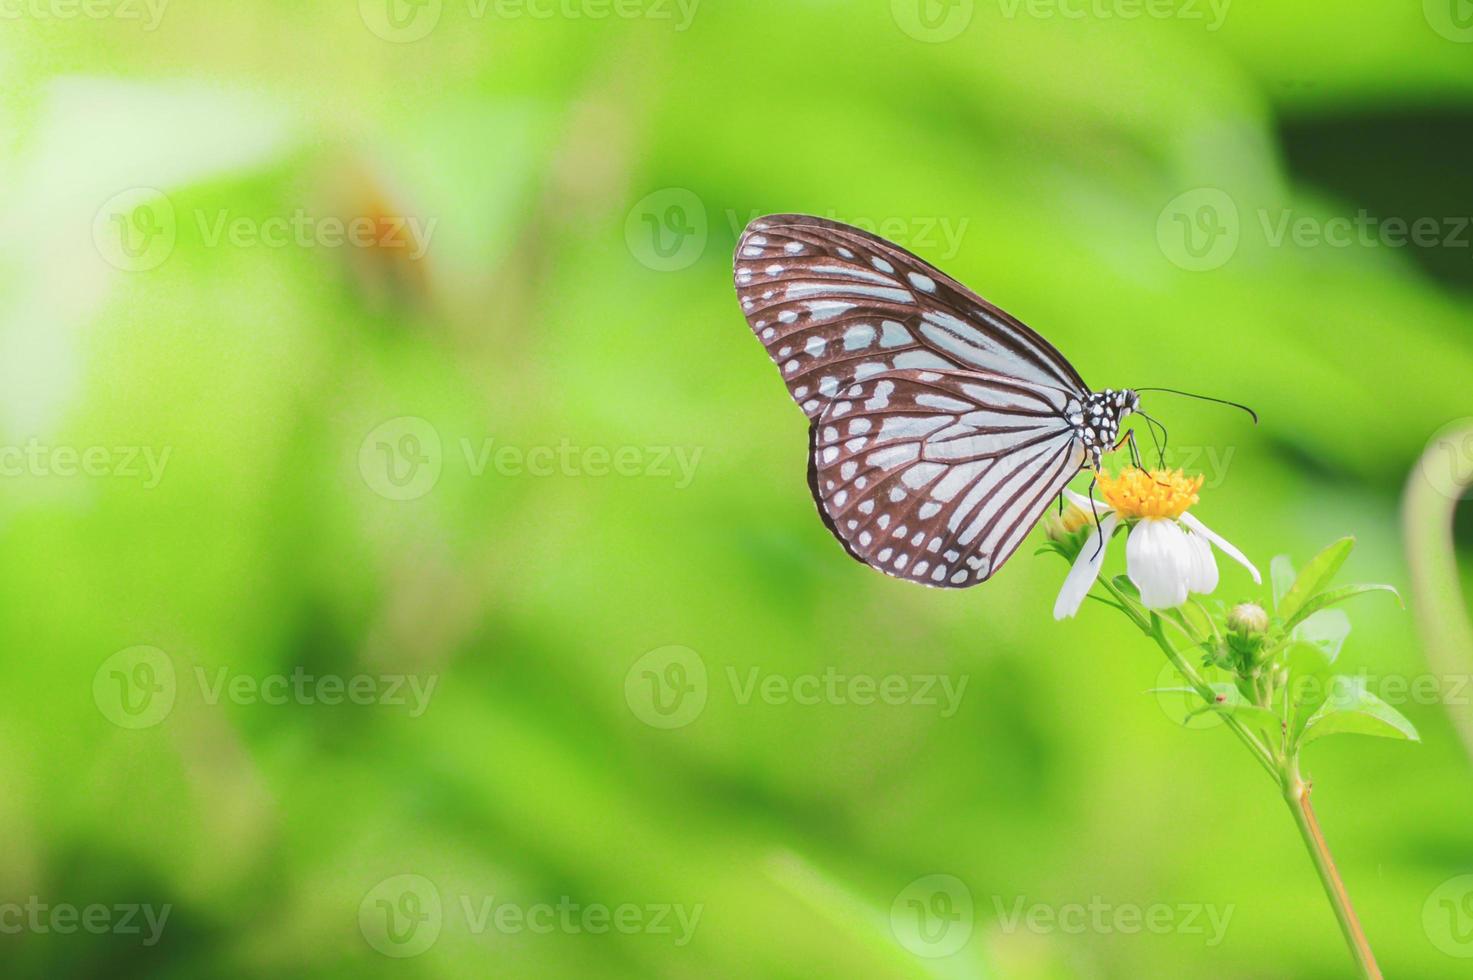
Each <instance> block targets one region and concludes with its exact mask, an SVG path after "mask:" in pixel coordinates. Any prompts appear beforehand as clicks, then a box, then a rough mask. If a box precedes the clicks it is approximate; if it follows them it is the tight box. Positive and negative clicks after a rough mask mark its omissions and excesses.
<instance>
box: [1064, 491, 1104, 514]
mask: <svg viewBox="0 0 1473 980" xmlns="http://www.w3.org/2000/svg"><path fill="white" fill-rule="evenodd" d="M1064 497H1065V499H1067V500H1068V501H1069V503H1071V504H1073V505H1074V506H1075V507H1078V508H1079V509H1080V510H1082V511H1084V512H1085V513H1086V514H1094V513H1098V514H1099V515H1100V517H1101V518H1102V519H1103V518H1104V516H1105V515H1106V514H1109V513H1112V511H1111V510H1110V505H1109V504H1107V503H1105V502H1104V501H1103V500H1096V501H1095V502H1094V503H1093V504H1091V503H1090V499H1089V498H1088V497H1086V496H1085V495H1084V494H1082V493H1075V492H1074V491H1073V490H1070V489H1069V488H1067V487H1065V488H1064Z"/></svg>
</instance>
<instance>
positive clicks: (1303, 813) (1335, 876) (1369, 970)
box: [1282, 756, 1381, 980]
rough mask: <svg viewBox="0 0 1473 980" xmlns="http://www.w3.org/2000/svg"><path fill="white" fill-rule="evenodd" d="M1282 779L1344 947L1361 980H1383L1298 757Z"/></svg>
mask: <svg viewBox="0 0 1473 980" xmlns="http://www.w3.org/2000/svg"><path fill="white" fill-rule="evenodd" d="M1282 779H1283V789H1284V802H1286V803H1288V804H1289V812H1291V813H1292V814H1294V824H1295V826H1297V827H1298V828H1299V836H1300V837H1302V838H1303V839H1304V846H1305V848H1306V849H1307V850H1308V851H1309V858H1310V860H1311V861H1313V862H1314V870H1315V871H1316V873H1318V874H1319V876H1320V884H1321V885H1323V886H1324V889H1325V896H1326V897H1327V898H1329V900H1330V906H1331V908H1333V909H1334V910H1335V920H1336V921H1337V922H1339V923H1340V932H1341V933H1342V934H1343V935H1344V936H1345V945H1347V946H1348V947H1350V955H1351V957H1353V958H1354V959H1355V965H1356V966H1357V967H1358V968H1359V969H1360V975H1361V976H1362V977H1364V978H1366V980H1381V968H1380V967H1379V966H1377V965H1376V955H1375V954H1374V953H1372V952H1371V944H1370V943H1369V942H1367V941H1366V934H1365V932H1364V931H1363V930H1362V929H1361V926H1360V920H1359V919H1357V918H1356V915H1355V909H1354V907H1352V906H1351V904H1350V894H1349V893H1348V892H1346V890H1345V882H1343V881H1341V880H1340V872H1339V871H1338V870H1337V869H1336V868H1335V859H1334V858H1333V857H1332V856H1331V855H1330V846H1329V844H1327V843H1326V842H1325V835H1324V834H1322V833H1320V825H1319V821H1318V820H1316V819H1315V816H1314V808H1313V807H1312V806H1310V805H1309V789H1310V784H1309V783H1307V782H1305V781H1304V780H1303V779H1302V778H1300V775H1299V760H1298V758H1297V757H1295V756H1290V757H1289V758H1288V759H1287V760H1286V761H1285V764H1284V767H1283V770H1282Z"/></svg>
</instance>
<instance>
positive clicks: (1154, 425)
mask: <svg viewBox="0 0 1473 980" xmlns="http://www.w3.org/2000/svg"><path fill="white" fill-rule="evenodd" d="M1135 414H1136V415H1139V416H1140V417H1141V418H1143V419H1145V420H1146V430H1147V431H1148V432H1150V433H1151V443H1152V444H1153V445H1154V446H1155V447H1156V465H1157V467H1159V468H1160V469H1163V470H1164V469H1166V445H1167V442H1168V440H1169V439H1170V438H1171V435H1170V433H1168V432H1167V431H1166V426H1165V424H1164V423H1162V422H1160V421H1158V420H1156V419H1153V418H1151V416H1149V415H1147V414H1146V413H1145V412H1142V411H1140V410H1139V409H1137V410H1136V412H1135ZM1157 429H1160V430H1161V435H1160V436H1159V437H1158V436H1157V435H1156V430H1157Z"/></svg>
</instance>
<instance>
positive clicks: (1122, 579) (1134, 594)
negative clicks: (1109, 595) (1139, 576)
mask: <svg viewBox="0 0 1473 980" xmlns="http://www.w3.org/2000/svg"><path fill="white" fill-rule="evenodd" d="M1110 581H1111V582H1112V583H1114V585H1115V588H1117V589H1119V590H1120V591H1121V592H1124V593H1125V594H1126V595H1128V596H1130V597H1131V598H1132V599H1135V600H1136V601H1140V597H1141V590H1140V589H1138V588H1136V587H1135V583H1134V582H1132V581H1131V580H1130V579H1129V578H1128V577H1127V576H1125V575H1116V576H1115V577H1114V578H1112V579H1111V580H1110Z"/></svg>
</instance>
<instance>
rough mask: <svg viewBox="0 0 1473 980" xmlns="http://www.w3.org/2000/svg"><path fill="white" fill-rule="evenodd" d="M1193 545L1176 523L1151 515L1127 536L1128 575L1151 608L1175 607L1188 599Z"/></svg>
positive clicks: (1142, 603) (1142, 600)
mask: <svg viewBox="0 0 1473 980" xmlns="http://www.w3.org/2000/svg"><path fill="white" fill-rule="evenodd" d="M1191 547H1192V546H1191V544H1190V543H1188V541H1187V535H1186V532H1185V531H1183V530H1182V529H1181V528H1179V527H1177V526H1176V522H1175V521H1172V520H1168V519H1167V518H1164V517H1147V518H1144V519H1143V520H1141V521H1140V523H1138V524H1136V526H1135V527H1133V528H1131V529H1130V536H1129V537H1128V538H1126V539H1125V574H1127V575H1129V576H1130V580H1131V581H1132V582H1134V583H1135V587H1136V588H1137V589H1139V590H1140V593H1141V605H1143V606H1145V607H1146V608H1147V609H1175V608H1176V607H1177V606H1179V605H1181V604H1182V603H1183V602H1186V601H1187V573H1188V571H1189V570H1190V568H1191V564H1192V556H1191Z"/></svg>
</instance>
